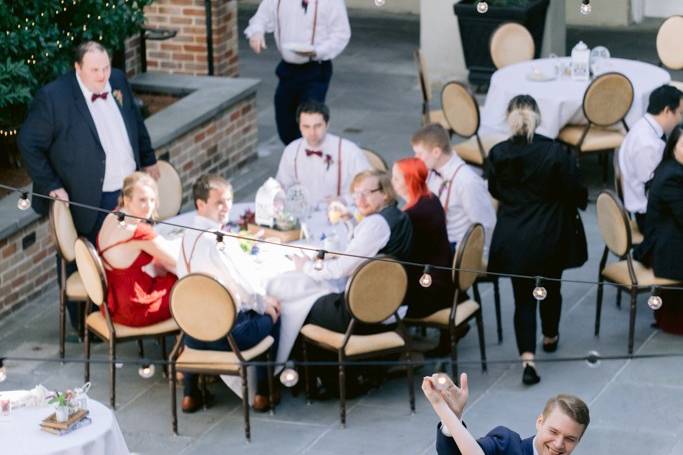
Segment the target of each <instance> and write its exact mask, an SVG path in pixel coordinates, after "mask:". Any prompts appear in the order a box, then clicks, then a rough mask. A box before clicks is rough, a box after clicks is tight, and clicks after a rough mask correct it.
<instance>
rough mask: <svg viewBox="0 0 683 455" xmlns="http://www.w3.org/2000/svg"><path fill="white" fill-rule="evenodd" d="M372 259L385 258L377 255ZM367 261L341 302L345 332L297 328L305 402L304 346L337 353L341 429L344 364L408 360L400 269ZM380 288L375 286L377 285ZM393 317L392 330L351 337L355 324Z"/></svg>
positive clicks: (409, 377) (412, 405) (410, 377)
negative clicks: (377, 359)
mask: <svg viewBox="0 0 683 455" xmlns="http://www.w3.org/2000/svg"><path fill="white" fill-rule="evenodd" d="M376 259H388V257H386V256H384V257H382V256H378V257H377V258H376ZM376 259H368V260H366V261H365V262H363V263H361V264H360V265H359V266H358V267H357V268H356V270H355V271H354V273H353V275H352V276H351V278H350V279H349V281H348V283H347V285H346V292H345V293H344V299H345V303H346V308H347V310H348V311H349V313H350V314H351V322H350V323H349V326H348V328H347V329H346V333H338V332H334V331H332V330H328V329H326V328H324V327H320V326H318V325H315V324H306V325H304V326H303V327H302V328H301V332H300V333H301V348H302V354H303V358H304V385H305V390H306V399H307V400H309V399H310V377H309V371H308V370H309V369H308V365H307V361H308V354H307V349H306V345H307V344H312V345H315V346H317V347H319V348H322V349H324V350H327V351H332V352H336V353H337V358H338V360H339V405H340V419H341V424H342V426H345V425H346V379H345V378H346V375H345V368H344V362H346V361H347V360H355V359H364V358H371V357H377V356H383V355H389V354H393V353H401V354H403V355H404V356H405V358H406V359H409V358H410V352H409V349H408V337H407V334H406V331H405V329H404V326H403V321H401V319H400V318H399V316H398V308H399V306H400V305H401V303H402V302H403V298H404V296H405V293H406V289H407V285H408V278H407V275H406V271H405V270H404V268H403V266H402V265H401V264H399V263H398V262H394V261H388V260H376ZM380 283H381V285H378V284H380ZM392 315H393V316H394V317H395V318H396V320H397V322H398V328H397V330H396V331H387V332H381V333H376V334H372V335H354V334H353V329H354V327H355V326H356V324H358V323H360V324H381V323H382V321H384V320H386V319H387V318H389V317H391V316H392ZM406 377H407V380H408V390H409V394H410V409H411V411H415V390H414V384H413V369H412V368H410V367H408V368H406Z"/></svg>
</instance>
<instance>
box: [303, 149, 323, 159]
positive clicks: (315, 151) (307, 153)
mask: <svg viewBox="0 0 683 455" xmlns="http://www.w3.org/2000/svg"><path fill="white" fill-rule="evenodd" d="M311 155H317V156H319V157H320V158H322V157H323V152H322V151H321V150H308V149H307V150H306V156H311Z"/></svg>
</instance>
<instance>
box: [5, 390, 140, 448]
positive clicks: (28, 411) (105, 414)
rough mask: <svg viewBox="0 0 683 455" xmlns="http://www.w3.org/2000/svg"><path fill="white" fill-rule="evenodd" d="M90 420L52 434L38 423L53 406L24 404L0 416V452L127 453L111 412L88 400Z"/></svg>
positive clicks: (96, 402)
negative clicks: (71, 429) (69, 430)
mask: <svg viewBox="0 0 683 455" xmlns="http://www.w3.org/2000/svg"><path fill="white" fill-rule="evenodd" d="M88 411H89V417H90V418H91V419H92V423H90V424H89V425H86V426H83V427H81V428H78V429H76V430H74V431H72V432H71V433H68V434H64V435H61V436H59V435H55V434H51V433H47V432H45V431H43V430H41V429H40V422H41V421H42V420H43V419H44V418H45V417H47V416H49V415H50V414H52V413H53V412H54V407H53V406H42V407H24V408H18V409H14V410H12V413H11V414H10V416H9V417H3V418H2V419H0V453H2V454H8V455H9V454H12V455H29V454H31V455H33V454H45V455H47V454H50V455H127V454H129V453H130V452H129V451H128V446H127V445H126V441H125V439H124V438H123V434H122V433H121V429H120V428H119V424H118V422H117V421H116V417H115V416H114V413H113V412H112V411H111V410H110V409H109V408H107V407H106V406H104V405H103V404H101V403H99V402H98V401H95V400H92V399H89V400H88Z"/></svg>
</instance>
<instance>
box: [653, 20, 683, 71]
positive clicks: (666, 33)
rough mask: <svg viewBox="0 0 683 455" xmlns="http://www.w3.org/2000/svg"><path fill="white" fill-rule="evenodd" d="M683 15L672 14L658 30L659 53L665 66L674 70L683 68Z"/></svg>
mask: <svg viewBox="0 0 683 455" xmlns="http://www.w3.org/2000/svg"><path fill="white" fill-rule="evenodd" d="M682 42H683V16H671V17H670V18H668V19H667V20H665V21H664V22H663V23H662V25H661V26H660V27H659V31H658V32H657V55H658V56H659V60H660V61H661V62H662V64H663V65H664V66H666V67H667V68H669V69H672V70H680V69H683V52H681V43H682Z"/></svg>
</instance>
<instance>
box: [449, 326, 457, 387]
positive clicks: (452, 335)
mask: <svg viewBox="0 0 683 455" xmlns="http://www.w3.org/2000/svg"><path fill="white" fill-rule="evenodd" d="M454 332H455V330H450V340H451V373H452V375H453V380H455V378H457V377H458V342H457V341H456V340H455V333H454Z"/></svg>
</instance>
